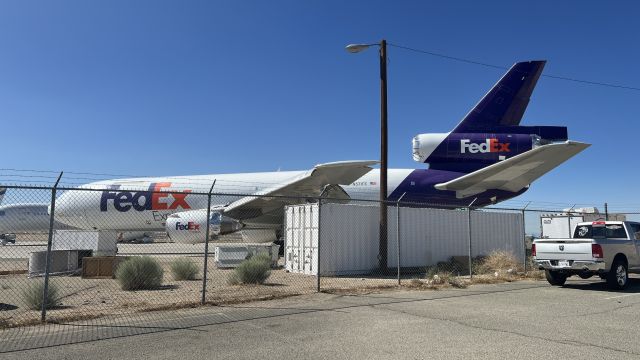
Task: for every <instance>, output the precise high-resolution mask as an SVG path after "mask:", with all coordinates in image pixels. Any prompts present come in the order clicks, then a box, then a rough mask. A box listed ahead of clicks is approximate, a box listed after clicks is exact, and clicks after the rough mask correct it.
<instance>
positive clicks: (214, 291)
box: [0, 257, 396, 328]
mask: <svg viewBox="0 0 640 360" xmlns="http://www.w3.org/2000/svg"><path fill="white" fill-rule="evenodd" d="M174 259H175V258H169V257H166V258H163V257H156V260H158V261H159V262H160V263H161V265H162V267H163V269H164V281H163V285H162V287H161V288H160V289H157V290H139V291H123V290H121V289H120V286H119V284H118V282H117V280H115V279H82V278H81V277H79V276H55V277H51V280H50V284H52V285H51V286H53V287H55V288H57V289H58V292H59V301H58V303H57V306H56V308H54V309H50V310H48V311H47V318H48V319H49V320H52V321H63V320H73V319H82V318H93V317H102V316H109V315H123V314H127V313H133V312H140V311H152V310H162V309H172V308H181V307H189V306H196V305H198V304H199V303H200V300H201V296H202V279H201V275H200V280H194V281H176V280H174V279H173V277H172V275H171V271H170V264H171V261H173V260H174ZM193 261H194V262H196V263H197V264H198V265H201V261H202V258H193ZM22 264H23V267H24V263H22ZM210 264H211V263H210ZM2 268H3V269H5V268H6V266H5V264H4V263H3V267H2ZM16 268H17V269H19V268H20V266H19V265H16ZM233 271H234V270H232V269H217V268H216V267H215V266H213V265H210V266H209V271H208V274H207V295H206V301H207V302H208V303H210V304H225V303H238V302H246V301H251V300H264V299H274V298H281V297H288V296H294V295H301V294H308V293H311V292H315V291H316V277H315V276H312V275H303V274H294V273H288V272H286V271H285V270H284V269H281V268H280V269H274V270H272V272H271V276H270V277H269V278H268V279H267V281H266V283H265V284H263V285H229V284H227V281H228V278H229V276H230V275H231V274H232V273H233ZM42 281H43V279H42V278H31V279H30V278H27V275H26V274H9V275H0V328H1V327H9V326H17V325H25V324H33V323H37V322H38V321H39V319H40V311H37V310H30V309H29V308H28V305H27V304H26V303H25V301H24V295H23V292H24V290H25V289H26V288H28V287H30V286H33V285H34V284H35V283H36V282H42ZM395 284H396V280H395V279H373V278H366V279H365V278H361V277H339V278H330V277H324V278H322V282H321V286H322V288H323V289H326V290H339V289H351V288H369V287H370V288H379V287H384V286H393V285H395Z"/></svg>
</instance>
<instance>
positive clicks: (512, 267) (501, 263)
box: [477, 251, 522, 274]
mask: <svg viewBox="0 0 640 360" xmlns="http://www.w3.org/2000/svg"><path fill="white" fill-rule="evenodd" d="M477 272H478V273H479V274H489V273H496V272H498V273H516V272H522V264H521V263H520V262H519V261H518V260H517V259H516V257H515V256H514V255H513V254H512V253H510V252H508V251H494V252H492V253H491V254H489V255H488V256H487V257H485V258H484V259H483V260H482V261H481V262H480V264H478V267H477Z"/></svg>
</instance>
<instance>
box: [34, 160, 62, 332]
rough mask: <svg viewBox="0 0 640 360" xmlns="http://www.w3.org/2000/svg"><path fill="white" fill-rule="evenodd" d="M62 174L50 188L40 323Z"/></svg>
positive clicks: (44, 309)
mask: <svg viewBox="0 0 640 360" xmlns="http://www.w3.org/2000/svg"><path fill="white" fill-rule="evenodd" d="M62 174H63V172H60V175H58V179H57V180H56V183H55V184H54V185H53V188H51V210H50V211H49V212H50V214H49V238H48V239H47V257H46V260H45V266H44V288H43V290H42V307H41V308H40V321H41V322H45V321H46V320H47V303H48V302H49V267H50V266H51V246H52V245H53V223H54V221H55V213H56V191H57V189H58V184H59V183H60V179H61V178H62Z"/></svg>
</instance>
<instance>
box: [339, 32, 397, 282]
mask: <svg viewBox="0 0 640 360" xmlns="http://www.w3.org/2000/svg"><path fill="white" fill-rule="evenodd" d="M371 46H379V47H380V228H379V233H380V245H379V248H378V254H379V255H378V264H379V267H380V269H381V270H384V271H386V270H387V268H388V266H387V202H386V201H387V41H386V40H382V41H380V43H379V44H350V45H347V47H346V50H347V51H348V52H350V53H352V54H354V53H358V52H361V51H363V50H365V49H368V48H369V47H371Z"/></svg>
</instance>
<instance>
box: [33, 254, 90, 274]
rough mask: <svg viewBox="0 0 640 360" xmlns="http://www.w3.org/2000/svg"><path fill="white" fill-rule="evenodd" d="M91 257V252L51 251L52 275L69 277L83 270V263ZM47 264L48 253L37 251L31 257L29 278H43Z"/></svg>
mask: <svg viewBox="0 0 640 360" xmlns="http://www.w3.org/2000/svg"><path fill="white" fill-rule="evenodd" d="M89 257H91V251H90V250H51V258H50V263H49V274H50V275H68V274H73V273H76V272H78V271H79V270H80V268H82V263H83V262H84V261H85V260H86V259H87V258H89ZM46 264H47V252H46V251H36V252H32V253H31V254H30V256H29V277H34V276H43V275H44V274H45V269H46Z"/></svg>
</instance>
